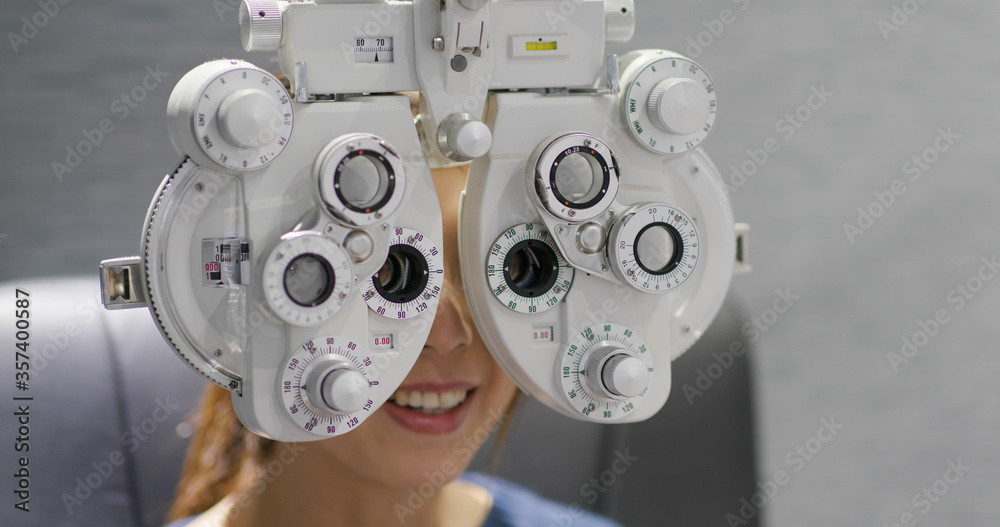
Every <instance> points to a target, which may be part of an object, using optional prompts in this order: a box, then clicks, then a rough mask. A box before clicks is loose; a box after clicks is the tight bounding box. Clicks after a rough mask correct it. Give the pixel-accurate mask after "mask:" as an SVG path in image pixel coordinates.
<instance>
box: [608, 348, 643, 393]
mask: <svg viewBox="0 0 1000 527" xmlns="http://www.w3.org/2000/svg"><path fill="white" fill-rule="evenodd" d="M601 381H602V382H603V384H604V387H605V388H606V389H607V390H608V391H609V392H611V393H613V394H614V395H618V396H621V397H635V396H637V395H639V394H641V393H642V392H643V391H644V390H645V389H646V386H647V385H649V368H647V367H646V365H645V364H644V363H643V362H642V361H641V360H639V359H637V358H635V357H633V356H631V355H624V354H622V355H615V356H613V357H611V358H610V359H608V362H606V363H605V364H604V368H603V371H602V373H601Z"/></svg>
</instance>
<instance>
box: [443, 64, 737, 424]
mask: <svg viewBox="0 0 1000 527" xmlns="http://www.w3.org/2000/svg"><path fill="white" fill-rule="evenodd" d="M677 64H683V65H684V70H683V72H682V71H681V70H680V68H679V67H675V65H677ZM622 65H623V69H622V78H621V81H622V83H623V84H622V89H621V92H620V93H619V94H613V93H608V94H600V93H591V94H579V95H576V94H568V95H567V94H560V95H557V96H552V95H545V94H541V93H497V94H494V95H492V96H491V98H490V100H489V104H488V108H487V117H486V122H487V124H488V125H489V126H490V128H491V129H492V130H493V136H494V142H493V147H492V149H491V150H490V153H489V154H488V155H486V156H484V157H483V158H480V159H478V160H477V161H475V162H474V163H473V165H472V170H471V173H470V177H469V183H468V186H467V187H466V191H465V195H464V198H463V207H462V221H461V223H460V225H461V232H460V242H461V244H462V266H463V276H464V277H465V280H466V286H467V292H468V295H469V300H470V306H471V308H472V313H473V315H474V317H475V320H476V324H477V326H478V327H479V330H480V332H481V333H482V335H483V339H484V340H485V341H486V343H487V345H488V346H489V347H490V349H491V350H493V351H494V355H495V356H496V358H497V360H498V361H499V362H500V364H501V365H502V366H503V367H504V369H505V370H506V371H507V373H508V374H509V375H510V376H511V377H512V378H513V379H514V380H515V381H516V382H517V383H518V384H519V385H520V386H521V387H522V388H523V389H524V390H525V391H527V392H528V393H531V394H532V395H534V396H536V397H537V398H539V399H540V400H541V401H542V402H544V403H545V404H547V405H548V406H550V407H552V408H555V409H556V410H559V411H560V412H562V413H564V414H566V415H569V416H572V417H576V418H580V419H586V420H593V421H599V422H631V421H638V420H642V419H645V418H648V417H650V416H651V415H653V414H654V413H656V412H657V411H658V410H659V409H660V408H661V407H662V406H663V404H664V402H665V401H666V399H667V396H668V395H669V392H670V362H671V360H673V359H674V358H676V357H677V356H679V355H680V354H682V353H683V352H684V351H686V350H687V349H688V348H690V347H691V345H692V344H693V343H694V342H695V340H697V339H698V337H699V336H701V334H702V333H703V332H704V331H705V329H706V328H707V327H708V324H709V323H710V322H711V321H712V319H713V318H714V317H715V314H716V313H717V311H718V310H719V308H720V307H721V305H722V301H723V299H724V297H725V295H726V293H727V291H728V289H729V282H730V279H731V276H732V274H733V268H734V262H735V247H736V233H735V226H734V223H733V216H732V209H731V207H730V204H729V200H728V198H727V197H726V194H725V192H724V187H723V183H722V178H721V177H720V175H719V173H718V171H717V170H716V168H715V167H714V166H713V165H712V163H711V162H710V161H709V160H708V158H707V157H706V156H705V155H704V153H703V152H702V151H701V150H700V149H697V148H696V147H695V145H697V144H699V143H700V142H701V141H702V140H703V139H704V137H705V136H706V135H707V133H708V131H709V130H710V129H711V125H712V123H714V119H715V109H716V107H717V106H716V103H715V95H714V92H715V90H714V87H713V86H712V84H711V81H710V79H709V78H708V76H707V75H705V74H704V72H703V71H702V70H701V69H700V67H699V66H697V65H695V64H694V63H693V62H691V61H690V60H689V59H687V58H684V57H681V56H679V55H677V54H674V53H671V52H668V51H662V50H646V51H640V52H633V53H630V54H629V55H626V56H625V57H623V58H622ZM692 70H693V71H692ZM647 83H652V84H654V85H661V87H662V86H666V89H657V90H649V91H647V92H644V93H645V94H644V95H643V96H642V97H644V99H641V98H640V99H639V100H634V101H633V100H630V99H631V98H634V97H636V96H637V95H636V94H637V93H639V92H641V91H642V86H639V85H640V84H642V85H645V84H647ZM677 85H680V86H681V88H679V89H678V88H677ZM699 90H700V91H701V93H700V94H699ZM675 97H676V98H678V99H681V101H680V102H678V100H675ZM685 101H686V102H685ZM685 104H687V105H690V108H689V109H688V110H687V111H684V108H683V106H684V105H685ZM664 105H666V106H669V107H670V108H669V111H666V110H664V111H662V112H660V110H661V108H662V107H663V106H664ZM633 110H634V111H633ZM651 114H653V115H651ZM657 114H662V115H657ZM653 118H656V119H659V120H660V121H663V120H666V121H669V122H670V123H673V126H676V127H677V128H679V129H682V130H681V131H685V132H687V134H685V135H679V134H676V133H673V132H665V131H661V130H660V129H659V128H657V129H656V130H657V135H656V136H655V137H654V136H651V135H650V132H649V130H648V129H647V127H646V125H645V124H643V123H645V122H650V120H651V119H653ZM699 119H701V120H703V122H702V123H701V124H700V125H694V124H692V123H693V122H694V121H697V120H699ZM526 123H534V124H530V125H528V124H526ZM637 123H638V124H637ZM659 125H663V123H662V122H660V123H659ZM651 126H655V125H651ZM661 136H662V137H661ZM664 145H668V146H666V147H665V149H666V151H665V152H664V151H660V150H658V149H657V148H656V147H663V146H664ZM671 149H672V152H671ZM525 222H527V223H525ZM525 224H527V225H538V227H536V230H537V231H539V232H545V233H552V237H551V242H552V243H551V245H546V247H556V248H557V250H556V253H557V254H556V255H551V254H550V252H551V251H542V250H536V249H531V248H525V249H524V250H523V251H522V252H524V253H525V254H524V255H522V256H521V257H520V259H521V260H523V261H534V262H536V264H535V267H534V271H532V272H528V273H525V272H523V271H521V272H519V274H518V273H512V272H510V271H509V270H508V269H505V274H503V278H505V279H506V281H501V280H499V279H498V278H497V276H499V275H500V273H499V271H497V272H495V273H494V274H490V272H489V265H491V264H492V265H497V264H496V263H494V262H496V261H497V260H498V259H497V258H496V256H495V254H494V253H495V252H497V247H500V246H502V245H503V244H502V243H501V241H502V238H503V235H504V234H505V233H510V232H512V231H514V232H519V229H523V225H525ZM498 237H499V238H498ZM507 260H508V261H515V260H513V259H511V258H510V257H508V258H507ZM566 262H568V265H570V266H572V267H573V268H575V278H574V279H573V281H572V286H571V287H570V288H569V290H568V291H558V294H559V298H560V300H559V301H557V302H555V303H554V304H553V305H547V306H545V307H546V309H544V310H542V309H539V310H537V311H533V312H530V313H528V312H524V311H522V310H520V309H517V308H515V307H511V305H510V303H511V299H509V298H507V296H509V295H510V294H511V293H510V290H511V289H517V290H522V291H524V290H527V291H530V292H531V293H532V295H534V296H537V297H539V298H553V297H554V295H555V294H556V291H555V283H554V282H552V281H551V280H547V279H546V276H547V275H546V274H545V273H544V271H545V269H547V268H548V267H550V266H552V265H555V266H561V265H567V264H566ZM484 267H485V268H487V272H485V273H484V272H483V269H484ZM521 267H523V265H522V266H521ZM511 286H515V287H511ZM505 295H507V296H505ZM522 296H524V295H522ZM539 334H544V335H548V336H549V337H548V338H545V339H540V338H538V335H539Z"/></svg>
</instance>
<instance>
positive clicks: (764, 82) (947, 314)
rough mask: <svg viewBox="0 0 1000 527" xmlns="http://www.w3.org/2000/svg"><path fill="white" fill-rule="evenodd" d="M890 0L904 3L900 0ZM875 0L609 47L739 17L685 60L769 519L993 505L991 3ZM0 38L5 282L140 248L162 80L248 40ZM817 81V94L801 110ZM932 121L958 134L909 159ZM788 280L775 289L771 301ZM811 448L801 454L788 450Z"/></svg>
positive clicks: (714, 12)
mask: <svg viewBox="0 0 1000 527" xmlns="http://www.w3.org/2000/svg"><path fill="white" fill-rule="evenodd" d="M217 4H221V5H225V2H224V1H220V2H217ZM904 4H905V6H906V7H907V9H909V8H911V7H912V6H915V5H920V4H917V3H916V2H915V1H914V0H906V1H905V2H904V1H903V0H896V5H899V6H904ZM893 5H894V4H893V2H892V1H889V0H878V1H867V2H861V1H859V0H840V1H838V2H817V1H812V2H803V1H790V0H784V1H778V0H775V1H771V2H765V1H763V0H749V2H747V1H746V0H739V1H737V0H704V1H700V2H698V1H692V0H687V1H680V2H651V1H646V2H640V3H639V6H638V7H639V9H640V14H641V18H640V22H639V30H638V33H637V37H636V39H635V40H634V41H633V42H632V43H631V44H629V45H628V46H627V47H622V48H620V49H622V50H624V49H630V48H638V47H665V48H673V49H674V50H676V51H680V52H685V51H687V50H688V46H689V44H688V40H687V39H688V37H691V38H693V39H697V38H698V36H699V33H700V32H702V31H706V26H705V25H704V24H703V22H706V21H710V20H712V19H715V18H718V17H719V16H720V13H721V12H722V11H723V10H724V9H731V10H733V12H734V13H735V14H734V15H733V17H734V18H735V20H734V21H733V23H731V24H728V25H725V24H724V25H723V28H724V31H723V32H722V33H721V34H719V35H718V36H714V37H713V38H712V42H711V44H710V45H708V46H707V47H705V48H704V49H703V50H701V52H700V53H692V55H693V54H698V55H699V56H698V57H697V59H698V60H699V61H700V62H701V63H702V64H703V65H704V66H705V67H706V68H708V70H709V72H710V73H711V74H712V75H713V77H714V79H715V81H716V85H717V87H718V89H719V93H720V101H721V102H720V105H721V106H720V107H721V115H720V120H719V122H718V124H717V128H716V131H715V132H714V134H713V136H712V137H711V138H710V140H709V141H708V143H707V145H706V148H707V150H708V152H709V153H710V154H711V155H712V156H713V158H714V160H715V162H716V163H717V164H718V166H719V167H720V169H721V170H722V172H723V173H724V174H725V175H726V177H727V179H728V178H729V177H730V175H731V174H732V172H733V169H732V168H731V167H733V166H737V167H739V166H741V165H744V164H746V166H747V167H748V168H750V169H756V171H754V170H750V171H749V172H754V173H753V174H752V175H749V174H748V175H747V176H746V177H745V180H744V179H737V180H736V181H735V183H741V184H740V185H739V186H738V188H736V189H735V192H734V193H733V196H732V199H733V204H734V207H735V209H736V213H737V217H738V219H739V220H741V221H747V222H749V223H751V224H753V228H754V231H753V235H752V241H751V251H752V252H751V259H752V260H753V263H754V266H755V271H754V273H753V274H751V275H748V276H740V277H737V278H736V279H735V283H734V289H735V291H736V293H737V294H738V295H739V296H741V297H742V298H743V301H744V304H745V306H746V307H747V314H748V320H747V322H750V323H752V320H751V319H750V318H749V317H750V316H756V317H758V318H760V319H762V320H763V322H760V324H761V325H762V326H763V327H765V328H766V331H762V332H760V339H759V341H758V342H757V343H756V354H757V356H756V361H757V367H756V374H757V382H756V386H757V387H758V391H759V396H760V398H759V408H758V416H759V420H760V423H759V430H760V435H761V437H760V445H761V459H760V464H759V466H760V469H761V477H762V478H765V479H771V478H772V477H773V474H774V472H775V471H778V470H782V471H784V472H785V473H786V474H788V476H789V478H788V480H787V482H786V483H784V484H782V485H777V487H778V490H777V493H776V495H774V496H773V497H772V498H770V499H769V500H768V503H767V504H766V505H764V507H763V510H764V514H765V515H766V517H767V518H768V520H769V523H770V524H771V525H776V526H793V525H803V524H808V525H838V526H839V525H882V524H884V523H887V522H888V523H892V522H898V521H899V520H900V518H901V515H903V514H905V513H912V514H913V515H914V516H915V518H916V520H917V521H918V523H919V524H953V525H984V524H987V523H991V522H992V520H993V519H994V517H995V516H996V513H997V512H1000V505H997V504H996V500H995V496H996V495H997V494H998V492H1000V483H998V478H997V477H996V473H997V471H998V469H1000V454H997V453H996V452H995V450H994V449H993V448H991V447H990V446H989V445H995V444H996V440H997V438H998V437H1000V429H998V428H1000V426H998V420H997V418H996V416H997V415H998V414H1000V396H998V393H997V383H996V381H995V379H996V378H997V377H998V374H1000V367H998V364H1000V361H998V359H996V358H994V357H993V355H992V353H993V352H994V350H995V349H996V348H997V346H996V343H995V340H994V333H995V331H996V330H995V323H994V321H995V319H996V313H998V312H1000V311H998V308H1000V305H998V303H1000V292H998V290H1000V281H998V283H992V282H988V281H987V282H986V283H984V284H980V283H978V281H977V279H975V278H973V277H975V276H976V274H977V273H978V272H979V271H980V267H981V265H982V263H981V258H983V257H986V258H987V259H990V258H991V257H992V256H993V255H994V254H996V253H997V252H998V249H997V238H998V236H997V235H996V234H995V227H994V224H995V222H996V219H997V212H996V209H997V207H996V205H995V204H996V203H997V202H998V201H1000V200H998V198H1000V188H998V185H997V183H996V179H995V178H996V175H997V174H996V168H995V165H994V164H993V163H994V159H995V152H996V151H997V147H996V146H995V145H996V144H998V143H1000V131H998V130H997V128H996V126H995V124H994V122H995V120H996V116H997V112H998V109H997V97H996V96H995V95H994V94H995V93H997V92H998V91H1000V90H998V88H1000V76H998V73H997V72H998V71H1000V70H998V64H997V63H998V61H1000V55H998V54H997V53H996V50H997V49H998V45H997V44H998V43H1000V42H998V40H1000V37H998V36H997V35H998V32H997V30H996V29H995V26H996V20H997V16H998V15H1000V7H998V6H995V5H994V4H992V3H986V2H973V1H971V0H952V1H949V2H943V1H934V0H930V1H928V2H926V3H924V4H922V5H920V7H919V10H918V11H916V12H915V13H912V14H910V15H908V20H907V21H906V22H905V23H903V24H902V25H900V26H899V28H898V31H894V32H891V33H889V35H888V39H886V38H884V36H883V33H882V31H881V30H880V28H879V20H880V19H881V20H886V21H889V20H890V16H891V15H892V13H893ZM741 8H745V9H741ZM37 10H38V7H37V5H36V3H34V2H20V3H17V5H10V6H8V7H7V9H4V10H3V11H2V12H0V29H2V30H3V31H2V32H3V33H4V34H5V35H6V34H7V32H17V31H19V30H20V28H21V25H22V23H21V17H22V16H29V17H30V16H31V15H32V14H33V13H35V12H36V11H37ZM897 21H900V17H898V16H897ZM709 25H712V24H709ZM716 29H718V28H717V27H716ZM716 32H718V31H716ZM706 35H708V33H706V34H705V35H702V42H703V43H707V42H708V38H706ZM692 51H695V52H697V51H698V50H697V49H693V50H692ZM689 53H690V52H689ZM0 56H2V58H0V61H2V62H0V66H2V71H3V75H2V76H0V85H2V87H3V93H4V95H5V96H4V97H3V99H2V102H0V105H2V110H0V115H2V116H3V118H2V119H3V123H4V126H3V127H2V128H0V155H2V159H3V161H4V163H3V164H2V170H3V176H4V177H3V178H2V180H0V188H2V190H0V204H2V205H0V280H11V279H23V278H26V277H32V276H50V275H56V274H78V273H92V272H95V271H96V268H97V263H98V261H99V260H100V259H102V258H108V257H113V256H120V255H128V254H134V253H136V252H137V250H138V235H139V227H140V223H141V221H142V217H143V214H144V211H145V209H146V206H147V204H148V200H149V198H150V197H151V196H152V193H153V191H154V189H155V186H156V183H157V182H158V181H159V179H160V178H161V177H162V176H163V174H164V173H165V172H167V171H169V170H171V169H172V168H173V166H174V164H175V163H176V162H177V156H176V155H175V153H174V151H173V148H172V147H171V146H170V143H169V140H168V138H167V132H166V127H165V126H164V118H163V116H164V112H163V110H164V108H165V105H166V99H167V97H168V95H169V92H170V89H171V88H172V86H173V84H174V83H175V82H176V81H177V80H179V79H180V77H181V76H182V75H183V73H184V72H186V71H187V70H189V69H191V68H192V67H194V66H195V65H197V64H198V63H200V62H202V61H204V60H208V59H212V58H218V57H223V56H225V57H232V56H237V57H243V56H245V55H244V54H243V53H241V52H240V51H239V47H238V40H237V36H236V17H235V12H229V13H225V14H223V16H222V17H221V19H220V17H219V16H217V14H216V12H215V10H214V9H213V7H212V3H211V2H209V1H208V0H202V1H195V0H187V1H170V2H157V3H153V2H135V1H128V2H110V1H89V2H85V3H84V2H80V1H70V2H69V3H68V4H67V5H63V6H61V7H60V13H58V14H57V15H56V16H55V17H53V19H52V20H51V21H49V22H48V24H46V26H45V27H42V28H40V29H39V31H38V34H37V35H36V36H34V37H33V38H31V39H30V41H29V42H28V43H26V44H22V45H21V46H20V48H19V51H18V52H17V53H14V51H13V49H12V46H11V45H10V42H9V41H8V39H6V38H5V39H4V41H3V42H0ZM251 58H252V59H253V60H254V61H256V62H257V63H258V64H261V65H264V66H268V65H269V62H268V61H269V57H268V56H267V55H257V56H254V57H251ZM147 66H149V67H152V68H156V67H157V66H159V68H160V70H161V71H163V72H166V73H167V74H168V75H167V77H166V79H165V80H164V81H163V84H162V85H160V86H159V87H157V88H156V89H154V90H152V92H151V93H149V95H148V97H147V98H146V99H145V100H143V101H142V102H141V103H139V104H138V107H137V108H134V109H130V112H129V114H128V115H127V116H125V115H124V113H123V112H121V111H116V109H119V110H120V108H121V106H120V105H119V104H120V103H116V100H117V99H118V98H119V97H120V95H121V94H122V93H124V92H129V91H132V89H133V87H135V86H137V85H140V84H141V82H142V80H143V78H144V76H145V75H147V70H146V68H147ZM813 88H816V89H822V88H825V90H826V91H827V92H832V93H833V95H831V96H829V97H828V99H827V100H826V102H825V103H823V104H822V107H819V108H815V109H814V110H809V111H807V110H801V109H799V107H800V106H801V105H803V104H807V103H808V102H809V96H810V94H811V92H812V89H813ZM812 102H813V103H814V106H819V104H818V102H819V100H818V99H816V98H814V99H813V100H812ZM797 109H798V111H799V114H800V116H801V117H806V116H807V115H808V119H803V120H804V122H803V123H801V128H796V129H795V133H794V135H791V136H790V137H788V135H789V134H788V133H787V126H786V125H785V123H786V122H787V121H782V119H785V115H786V114H788V113H793V114H794V113H795V112H796V110H797ZM121 117H124V119H121ZM104 118H108V119H110V120H111V121H112V122H113V125H114V131H113V132H112V133H111V134H110V135H109V136H107V137H106V138H104V140H103V142H102V144H101V145H99V146H98V147H97V148H95V149H94V151H93V153H92V154H90V155H89V156H88V157H86V158H85V159H84V160H83V162H82V164H81V165H80V166H79V167H77V168H75V169H74V170H73V172H72V173H70V174H65V175H63V176H62V181H60V180H59V179H57V177H56V176H55V175H54V173H53V170H52V168H51V166H50V164H51V163H52V162H53V161H63V162H65V155H66V154H65V147H66V145H70V144H74V145H75V144H76V143H77V142H79V141H80V140H82V139H83V136H82V134H81V131H82V130H84V129H87V130H90V129H93V128H97V127H98V125H99V123H100V122H101V120H102V119H104ZM949 127H950V129H951V130H952V131H953V132H954V134H957V136H959V137H958V138H957V139H955V140H954V144H949V145H946V144H945V143H943V142H942V141H937V144H938V146H948V150H947V151H944V152H941V153H940V154H938V153H937V152H930V151H928V152H927V153H926V154H925V150H926V149H927V148H933V147H934V144H935V141H936V138H937V137H938V135H939V132H938V130H939V129H945V130H947V129H948V128H949ZM769 138H773V139H774V140H775V142H774V143H770V144H772V145H776V146H777V147H778V150H777V151H776V152H774V153H771V154H769V155H768V159H767V160H766V161H765V162H763V163H761V164H760V165H761V166H759V168H758V167H757V166H754V165H756V162H754V161H752V157H751V155H750V154H748V153H747V150H748V149H751V150H753V149H759V148H761V147H762V146H763V145H764V144H765V142H766V141H767V140H768V139H769ZM773 149H774V148H772V150H773ZM991 154H992V155H991ZM923 155H926V156H927V157H928V158H937V159H936V162H935V163H933V164H932V165H931V166H930V167H929V169H928V170H926V171H923V172H922V174H920V177H919V178H918V179H916V180H915V181H914V180H913V179H914V174H913V173H912V172H911V171H910V168H911V167H912V165H906V163H907V162H908V161H909V160H910V159H911V158H912V157H913V156H923ZM758 159H760V156H759V155H758ZM895 180H899V181H900V183H899V184H897V187H896V188H897V189H900V188H905V193H903V194H902V195H899V196H897V197H895V199H894V202H893V204H892V205H891V206H889V207H887V208H885V207H883V208H884V209H885V210H884V211H883V212H882V213H881V215H880V217H878V218H875V219H873V224H872V225H871V226H870V228H868V229H867V230H866V232H864V234H863V235H858V236H855V237H854V238H853V240H851V239H849V238H848V236H847V235H846V234H845V230H844V225H845V223H854V224H857V220H858V215H859V213H858V210H857V209H858V207H863V208H865V209H867V208H869V205H870V204H872V203H873V202H876V197H875V196H874V195H873V192H880V193H881V192H884V191H886V190H888V189H890V188H891V185H892V184H893V181H895ZM899 185H902V187H900V186H899ZM875 208H876V209H877V208H878V207H875ZM875 212H879V211H878V210H875ZM970 280H971V282H970ZM980 285H981V290H979V292H978V293H975V294H971V293H970V294H969V296H970V297H971V298H968V299H967V300H964V299H963V300H964V304H959V303H958V302H949V299H952V300H957V298H959V297H956V296H954V295H956V294H959V293H957V290H956V289H955V288H957V287H959V286H963V287H964V286H970V287H972V288H974V289H978V288H979V287H980ZM788 289H790V292H791V294H792V295H795V296H797V297H798V299H797V300H794V302H793V305H792V306H791V307H790V308H789V309H787V310H786V311H785V312H783V313H780V314H777V313H775V312H770V311H768V309H769V308H771V307H772V305H773V303H774V302H775V301H776V299H778V295H777V294H776V290H782V291H785V290H788ZM953 290H955V291H956V292H954V293H953V292H952V291H953ZM949 295H951V296H949ZM779 307H783V306H779ZM960 307H961V309H959V308H960ZM939 310H943V312H942V313H941V314H942V315H943V318H942V319H946V320H948V322H947V323H945V324H943V325H941V327H940V328H939V329H938V330H937V332H936V333H935V335H934V336H932V337H931V338H929V339H928V340H929V342H927V343H926V345H924V346H923V347H922V348H920V349H919V350H918V352H917V353H916V355H914V356H912V358H911V359H909V362H908V363H905V364H899V365H898V368H897V369H898V371H894V369H893V367H892V365H891V363H890V360H889V357H888V354H890V353H893V352H895V353H900V351H901V345H902V338H903V337H911V336H912V335H914V333H915V332H918V331H920V330H921V327H920V324H921V321H925V320H929V319H932V318H933V317H934V316H935V313H936V312H937V311H939ZM758 331H759V330H758ZM918 337H919V336H918ZM921 342H922V341H921ZM708 364H709V362H705V364H704V366H705V367H707V366H708ZM831 418H832V419H833V420H834V421H835V422H836V423H838V424H842V425H843V426H842V428H840V429H839V430H838V431H837V434H836V435H835V436H833V438H832V439H831V440H830V441H829V442H826V443H822V442H820V441H818V440H817V439H815V438H816V437H817V430H818V428H820V427H821V420H822V419H828V420H829V419H831ZM823 437H824V438H826V437H827V436H826V435H823ZM817 446H819V451H818V452H816V453H815V454H809V453H808V452H805V455H808V456H809V457H810V459H809V460H808V461H806V460H805V457H803V456H801V455H800V454H798V453H796V451H795V449H796V447H802V448H805V447H812V448H813V450H814V452H815V450H816V448H817ZM800 460H801V462H800ZM958 460H961V462H962V463H963V464H965V465H968V466H970V467H972V468H971V470H970V471H968V473H967V474H966V475H963V476H962V477H961V478H960V479H959V480H958V482H957V483H954V484H950V485H943V484H938V485H937V490H938V491H946V492H945V493H944V494H945V495H944V496H942V497H940V498H938V497H937V496H935V499H936V500H937V501H936V502H930V500H927V502H928V503H930V508H929V509H927V508H926V507H922V506H919V505H914V503H912V499H913V496H914V495H915V494H918V493H920V492H922V489H924V487H928V488H932V487H933V486H934V484H935V481H936V480H938V479H940V478H942V477H943V476H944V475H945V471H946V469H947V468H948V462H949V461H953V462H955V461H958ZM797 469H798V470H797ZM950 475H951V474H949V476H950ZM781 481H782V482H785V481H786V480H784V479H782V480H781ZM953 481H954V479H953ZM931 492H933V490H932V491H931ZM748 498H750V496H748ZM921 499H922V498H921ZM919 503H920V502H919V501H918V504H919ZM739 507H740V504H739V503H737V502H734V503H733V504H732V512H734V513H738V510H739ZM724 524H725V523H724V521H723V519H722V517H721V516H720V518H719V525H724Z"/></svg>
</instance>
